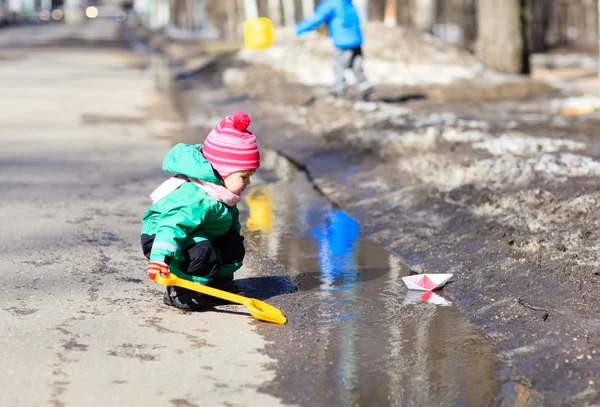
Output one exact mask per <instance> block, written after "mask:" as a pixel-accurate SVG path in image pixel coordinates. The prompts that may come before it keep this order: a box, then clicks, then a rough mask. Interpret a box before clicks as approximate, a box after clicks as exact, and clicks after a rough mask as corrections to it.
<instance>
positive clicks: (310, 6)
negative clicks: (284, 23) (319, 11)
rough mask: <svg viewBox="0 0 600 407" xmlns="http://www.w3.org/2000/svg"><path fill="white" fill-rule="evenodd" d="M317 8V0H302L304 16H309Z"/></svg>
mask: <svg viewBox="0 0 600 407" xmlns="http://www.w3.org/2000/svg"><path fill="white" fill-rule="evenodd" d="M314 10H315V0H302V18H306V17H309V16H310V15H312V13H313V11H314Z"/></svg>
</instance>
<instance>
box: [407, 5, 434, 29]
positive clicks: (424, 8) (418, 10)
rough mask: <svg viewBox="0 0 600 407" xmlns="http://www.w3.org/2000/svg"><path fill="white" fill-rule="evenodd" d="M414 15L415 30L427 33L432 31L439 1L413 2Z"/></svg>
mask: <svg viewBox="0 0 600 407" xmlns="http://www.w3.org/2000/svg"><path fill="white" fill-rule="evenodd" d="M412 15H413V17H412V21H413V23H414V25H415V28H417V29H418V30H421V31H425V32H429V31H431V29H432V28H433V24H435V19H436V15H437V1H436V0H415V1H414V2H413V9H412Z"/></svg>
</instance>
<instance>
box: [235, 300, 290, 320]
mask: <svg viewBox="0 0 600 407" xmlns="http://www.w3.org/2000/svg"><path fill="white" fill-rule="evenodd" d="M244 305H245V306H246V308H248V311H250V315H252V316H253V317H254V318H256V319H259V320H261V321H266V322H272V323H274V324H285V323H286V322H287V319H286V318H285V316H283V314H282V313H281V311H279V310H278V309H277V308H275V307H274V306H272V305H269V304H267V303H266V302H262V301H259V300H256V299H254V298H248V300H247V301H244Z"/></svg>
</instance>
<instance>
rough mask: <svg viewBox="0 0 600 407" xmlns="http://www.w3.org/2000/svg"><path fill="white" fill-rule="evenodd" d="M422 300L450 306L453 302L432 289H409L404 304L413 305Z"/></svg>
mask: <svg viewBox="0 0 600 407" xmlns="http://www.w3.org/2000/svg"><path fill="white" fill-rule="evenodd" d="M420 302H426V303H428V304H435V305H441V306H442V307H449V306H451V305H452V302H450V301H448V300H447V299H445V298H444V297H442V296H441V295H437V294H435V293H433V292H431V291H426V292H418V291H413V290H408V291H407V292H406V297H404V302H403V304H404V305H413V304H418V303H420Z"/></svg>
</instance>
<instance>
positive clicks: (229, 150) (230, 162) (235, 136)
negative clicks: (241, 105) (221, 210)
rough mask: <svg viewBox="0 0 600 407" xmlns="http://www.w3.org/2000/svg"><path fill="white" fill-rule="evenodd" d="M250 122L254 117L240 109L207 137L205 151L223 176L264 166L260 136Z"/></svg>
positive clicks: (206, 155) (205, 154) (222, 121)
mask: <svg viewBox="0 0 600 407" xmlns="http://www.w3.org/2000/svg"><path fill="white" fill-rule="evenodd" d="M249 125H250V117H248V115H247V114H246V113H244V112H240V111H237V112H234V113H233V115H231V116H227V117H225V118H224V119H223V120H221V122H220V123H219V124H217V126H216V127H215V128H214V129H212V131H211V132H210V133H209V134H208V136H207V137H206V140H205V141H204V146H202V154H203V155H204V157H205V158H206V159H207V160H208V162H209V163H211V165H212V166H213V168H214V169H215V171H217V172H218V173H219V175H220V176H221V178H225V177H227V176H228V175H230V174H233V173H234V172H238V171H245V170H255V169H257V168H258V167H259V166H260V155H259V153H258V145H257V144H256V137H254V134H252V133H250V132H249V131H248V130H247V128H248V126H249Z"/></svg>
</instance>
